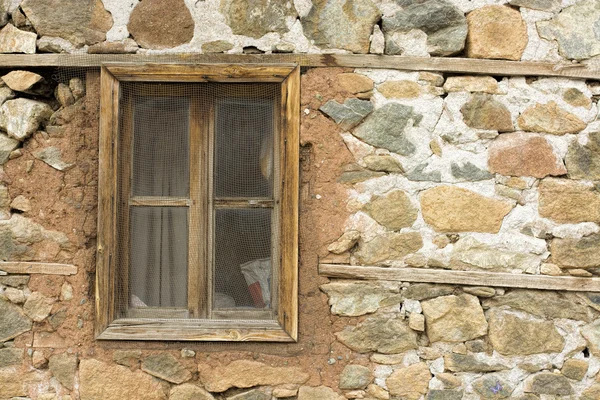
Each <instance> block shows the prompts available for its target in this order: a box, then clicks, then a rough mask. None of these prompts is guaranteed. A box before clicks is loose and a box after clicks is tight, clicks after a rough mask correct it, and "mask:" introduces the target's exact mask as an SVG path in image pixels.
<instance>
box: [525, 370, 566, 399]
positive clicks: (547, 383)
mask: <svg viewBox="0 0 600 400" xmlns="http://www.w3.org/2000/svg"><path fill="white" fill-rule="evenodd" d="M525 391H526V392H532V393H537V394H548V395H552V396H569V395H571V394H572V393H573V388H572V387H571V384H570V383H569V380H568V379H567V378H565V377H564V376H562V375H560V374H553V373H551V372H541V373H539V374H537V375H535V376H533V378H531V379H529V380H528V381H527V382H525Z"/></svg>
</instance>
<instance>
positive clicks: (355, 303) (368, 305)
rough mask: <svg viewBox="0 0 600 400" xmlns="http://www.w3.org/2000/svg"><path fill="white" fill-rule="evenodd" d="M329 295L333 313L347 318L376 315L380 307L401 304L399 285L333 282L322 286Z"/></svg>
mask: <svg viewBox="0 0 600 400" xmlns="http://www.w3.org/2000/svg"><path fill="white" fill-rule="evenodd" d="M321 290H322V291H323V292H325V293H327V296H328V297H329V305H330V306H331V312H332V313H333V314H336V315H341V316H345V317H357V316H360V315H365V314H370V313H374V312H375V311H377V310H378V309H379V307H387V306H389V305H391V304H400V303H401V302H402V295H401V294H400V289H399V287H398V285H396V284H392V283H371V282H332V283H327V284H325V285H321Z"/></svg>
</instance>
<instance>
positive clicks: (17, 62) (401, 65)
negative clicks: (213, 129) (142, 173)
mask: <svg viewBox="0 0 600 400" xmlns="http://www.w3.org/2000/svg"><path fill="white" fill-rule="evenodd" d="M107 62H116V63H225V64H227V63H230V64H234V63H254V64H255V63H296V64H298V65H300V66H302V67H350V68H385V69H399V70H406V71H437V72H448V73H459V74H484V75H497V76H559V77H567V78H574V79H594V80H600V70H598V69H597V68H593V67H592V66H588V65H586V64H583V63H582V64H579V63H568V62H566V61H565V62H564V63H549V62H535V61H504V60H483V59H474V58H458V57H405V56H384V55H371V54H368V55H367V54H152V55H150V54H81V55H80V54H3V55H2V57H0V67H42V66H44V67H65V68H68V67H75V68H99V67H101V66H102V65H103V64H104V63H107Z"/></svg>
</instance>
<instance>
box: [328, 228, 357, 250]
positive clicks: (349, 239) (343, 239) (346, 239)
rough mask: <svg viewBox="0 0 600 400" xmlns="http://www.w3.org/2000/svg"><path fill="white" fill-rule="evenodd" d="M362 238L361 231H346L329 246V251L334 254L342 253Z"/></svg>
mask: <svg viewBox="0 0 600 400" xmlns="http://www.w3.org/2000/svg"><path fill="white" fill-rule="evenodd" d="M358 239H360V232H358V231H347V232H344V234H343V235H342V236H340V237H339V238H338V239H337V240H336V241H335V242H333V243H331V244H330V245H329V246H328V247H327V251H329V252H330V253H333V254H342V253H345V252H347V251H348V250H350V249H351V248H353V247H354V245H355V244H356V243H357V242H358Z"/></svg>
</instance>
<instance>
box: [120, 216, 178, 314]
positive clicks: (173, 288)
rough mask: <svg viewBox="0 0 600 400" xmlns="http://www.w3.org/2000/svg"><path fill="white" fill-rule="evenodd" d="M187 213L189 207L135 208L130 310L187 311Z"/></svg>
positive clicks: (132, 236)
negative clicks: (164, 309) (168, 309)
mask: <svg viewBox="0 0 600 400" xmlns="http://www.w3.org/2000/svg"><path fill="white" fill-rule="evenodd" d="M187 212H188V210H187V208H186V207H131V213H130V216H131V222H130V226H131V229H130V231H131V238H130V246H131V247H130V249H129V253H130V269H129V307H130V308H145V307H179V308H187V287H188V284H187V270H188V266H187V259H188V222H187V221H188V217H187ZM156 317H157V318H162V317H164V316H162V315H160V314H157V315H156Z"/></svg>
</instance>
